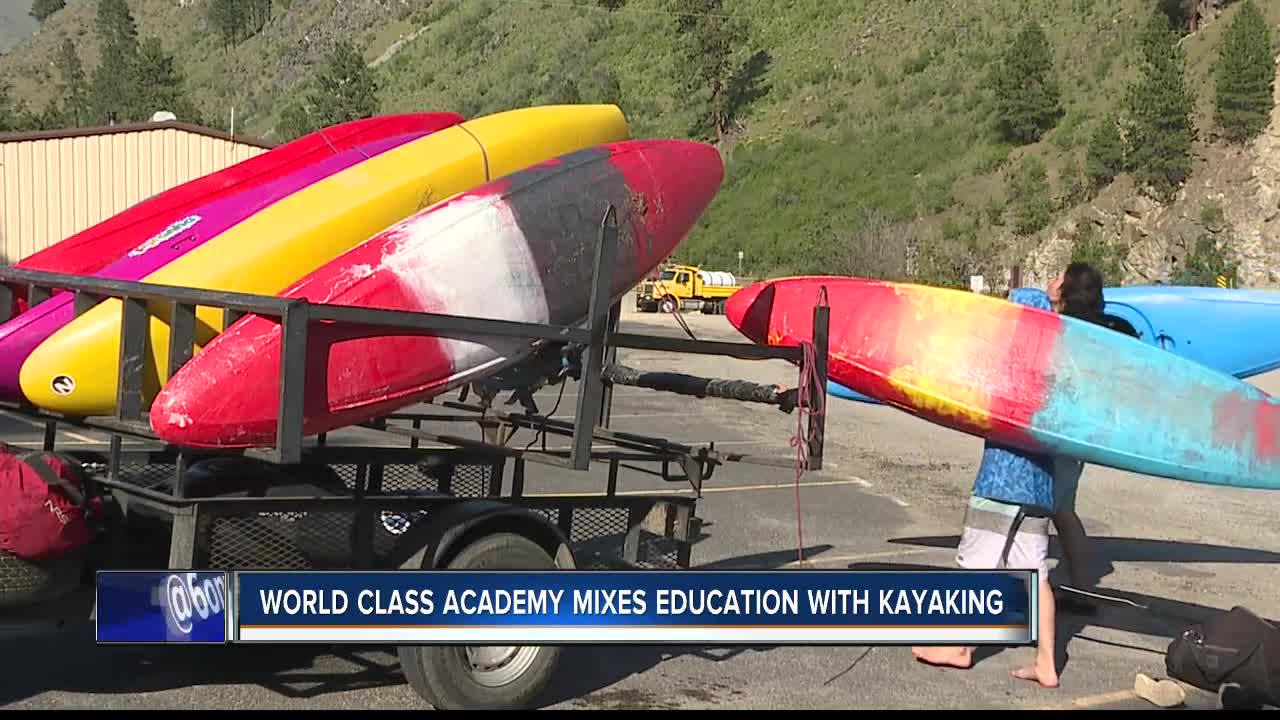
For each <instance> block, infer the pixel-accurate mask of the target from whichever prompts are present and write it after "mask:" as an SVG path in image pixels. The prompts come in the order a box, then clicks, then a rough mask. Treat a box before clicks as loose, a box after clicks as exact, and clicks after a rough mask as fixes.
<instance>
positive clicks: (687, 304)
mask: <svg viewBox="0 0 1280 720" xmlns="http://www.w3.org/2000/svg"><path fill="white" fill-rule="evenodd" d="M741 289H742V286H741V285H739V284H738V280H737V278H735V277H734V276H733V273H727V272H716V271H711V270H703V269H702V268H700V267H698V266H696V265H668V266H666V267H663V268H662V269H661V270H660V271H659V273H658V275H657V277H651V278H649V279H647V280H645V281H644V282H642V283H640V285H639V286H638V287H637V288H636V311H638V312H658V311H661V312H664V313H666V312H678V311H682V310H701V311H702V312H703V313H704V314H708V315H720V314H722V313H724V304H725V301H726V300H728V299H729V297H730V296H731V295H733V294H734V293H735V292H737V291H739V290H741Z"/></svg>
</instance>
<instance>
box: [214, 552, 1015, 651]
mask: <svg viewBox="0 0 1280 720" xmlns="http://www.w3.org/2000/svg"><path fill="white" fill-rule="evenodd" d="M236 586H237V588H238V591H239V592H238V593H237V596H238V602H239V605H238V607H237V608H236V619H237V628H238V630H237V637H238V639H240V640H246V641H252V640H286V641H287V640H303V641H340V640H344V639H350V640H352V641H356V640H376V639H380V638H381V639H386V640H400V641H411V640H419V641H431V640H440V641H461V642H472V641H474V642H481V641H485V640H489V641H498V640H500V639H501V640H507V641H513V642H515V641H533V640H540V641H545V642H576V641H581V642H592V641H596V642H614V641H619V642H628V641H654V642H667V641H670V642H677V641H681V640H684V641H696V642H722V641H723V642H737V641H741V642H766V643H767V642H776V643H802V642H805V643H834V642H841V641H849V642H851V643H852V642H854V641H861V642H867V641H877V640H880V641H884V642H908V641H922V642H926V641H932V640H936V641H938V642H942V641H945V640H959V641H965V642H975V643H983V642H988V643H991V642H1002V643H1004V644H1025V643H1028V642H1034V638H1035V628H1034V625H1035V623H1034V618H1035V605H1034V602H1035V599H1034V594H1033V592H1032V589H1033V588H1034V587H1035V583H1034V574H1033V573H1031V572H1029V571H993V572H971V571H931V572H861V571H821V570H819V571H801V570H787V571H760V572H738V571H694V570H685V571H679V572H656V571H643V572H636V571H623V572H613V571H542V572H538V571H534V572H515V571H412V572H410V571H397V572H239V573H236Z"/></svg>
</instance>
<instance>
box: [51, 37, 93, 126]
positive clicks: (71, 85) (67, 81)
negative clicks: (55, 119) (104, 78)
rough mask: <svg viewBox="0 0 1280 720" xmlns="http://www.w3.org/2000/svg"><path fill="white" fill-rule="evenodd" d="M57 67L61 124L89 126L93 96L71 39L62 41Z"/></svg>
mask: <svg viewBox="0 0 1280 720" xmlns="http://www.w3.org/2000/svg"><path fill="white" fill-rule="evenodd" d="M57 66H58V76H59V77H60V78H61V81H60V83H59V87H58V95H59V105H60V106H61V112H60V119H61V123H60V124H62V125H64V126H68V127H82V126H84V125H87V124H89V123H90V122H91V121H92V117H93V96H92V94H91V93H90V91H89V83H88V81H86V80H85V75H84V66H83V65H81V64H80V55H79V53H77V52H76V45H75V43H74V42H72V41H71V38H64V39H63V40H62V46H61V47H59V48H58V59H57ZM50 104H51V105H52V103H50Z"/></svg>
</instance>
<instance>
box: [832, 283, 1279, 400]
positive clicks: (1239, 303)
mask: <svg viewBox="0 0 1280 720" xmlns="http://www.w3.org/2000/svg"><path fill="white" fill-rule="evenodd" d="M1103 296H1104V297H1105V298H1106V300H1107V308H1106V312H1107V314H1108V315H1111V316H1113V318H1119V319H1121V320H1124V321H1125V322H1127V323H1129V325H1131V326H1132V327H1133V329H1134V330H1135V331H1137V333H1138V337H1139V338H1141V339H1142V341H1143V342H1145V343H1147V344H1149V345H1155V346H1157V347H1161V348H1164V349H1165V350H1168V351H1170V352H1173V353H1176V354H1178V355H1181V356H1183V357H1185V358H1187V359H1189V360H1192V361H1194V362H1197V363H1200V364H1201V365H1204V366H1206V367H1210V368H1213V369H1214V370H1217V371H1219V372H1222V373H1226V374H1228V375H1232V376H1234V377H1237V378H1240V379H1242V380H1243V379H1245V378H1250V377H1253V376H1254V375H1261V374H1262V373H1265V372H1270V371H1272V370H1275V369H1277V368H1280V332H1277V330H1276V328H1278V327H1280V292H1273V291H1268V290H1231V289H1226V288H1216V287H1182V286H1174V285H1134V286H1128V287H1113V288H1107V289H1106V290H1104V291H1103ZM827 392H828V393H830V394H831V395H833V396H835V397H839V398H844V399H846V400H855V401H857V402H865V403H873V404H879V401H877V400H873V399H871V398H869V397H867V396H865V395H862V394H860V393H857V392H854V391H853V390H850V389H849V388H847V387H844V386H843V385H840V384H838V383H834V382H828V383H827Z"/></svg>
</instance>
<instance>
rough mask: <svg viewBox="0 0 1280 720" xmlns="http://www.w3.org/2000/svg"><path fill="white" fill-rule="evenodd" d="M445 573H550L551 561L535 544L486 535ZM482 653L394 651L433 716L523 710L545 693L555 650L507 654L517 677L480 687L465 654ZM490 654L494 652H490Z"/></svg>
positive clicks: (418, 648)
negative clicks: (435, 713) (433, 710)
mask: <svg viewBox="0 0 1280 720" xmlns="http://www.w3.org/2000/svg"><path fill="white" fill-rule="evenodd" d="M448 567H450V568H456V569H464V568H465V569H471V570H480V569H493V570H551V569H555V567H556V564H555V560H554V559H552V557H551V556H550V555H549V554H547V551H546V550H544V549H542V546H540V545H538V544H537V543H535V542H534V541H532V540H530V539H528V538H526V537H524V536H522V535H515V534H512V533H496V534H493V535H486V536H484V537H482V538H480V539H478V540H476V541H475V542H473V543H471V544H470V545H468V546H466V547H465V548H463V550H462V551H461V552H459V553H458V555H457V556H456V557H454V559H453V560H452V561H450V562H449V564H448ZM476 650H480V651H484V650H486V649H485V648H474V647H473V648H468V647H465V646H460V645H450V646H430V647H428V646H405V647H401V648H399V651H398V654H399V657H400V666H401V668H402V669H403V672H404V676H405V680H407V681H408V682H409V686H410V687H412V688H413V690H414V691H415V692H416V693H418V695H419V696H421V697H422V699H424V700H426V701H427V702H429V703H431V705H432V706H433V707H435V708H436V709H438V710H523V709H530V708H531V706H532V704H533V703H534V702H535V701H536V700H537V699H538V698H539V697H540V696H541V695H542V693H543V692H544V691H545V690H546V687H547V685H548V684H549V683H550V682H551V678H552V676H553V675H554V674H555V669H556V665H557V664H558V663H559V660H560V648H559V647H550V646H537V647H534V646H529V647H517V648H511V655H510V656H508V657H507V658H505V661H506V662H508V663H511V662H515V663H519V665H518V666H516V667H517V668H519V669H518V671H517V670H511V669H507V670H506V672H507V673H511V672H518V674H516V675H515V676H514V677H511V678H510V679H507V681H506V682H502V683H501V684H496V683H497V682H499V681H500V680H502V679H504V678H502V677H501V676H502V675H503V674H504V671H502V670H500V671H497V672H496V673H494V675H493V676H492V678H491V683H495V684H484V683H483V682H482V681H481V680H480V679H478V674H477V672H476V670H475V666H474V664H473V662H472V660H470V659H469V651H476ZM490 652H491V653H495V652H497V651H490Z"/></svg>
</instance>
